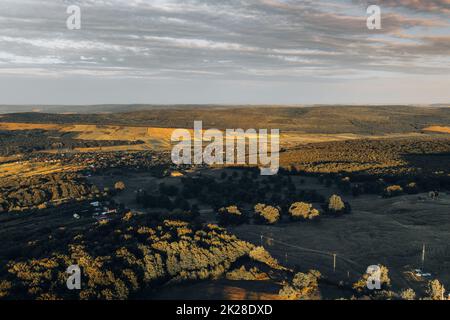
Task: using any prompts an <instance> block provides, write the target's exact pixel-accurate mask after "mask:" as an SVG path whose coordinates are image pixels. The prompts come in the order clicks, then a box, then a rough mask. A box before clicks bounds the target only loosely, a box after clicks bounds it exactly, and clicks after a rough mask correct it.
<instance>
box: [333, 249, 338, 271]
mask: <svg viewBox="0 0 450 320" xmlns="http://www.w3.org/2000/svg"><path fill="white" fill-rule="evenodd" d="M336 256H337V254H336V253H333V272H336Z"/></svg>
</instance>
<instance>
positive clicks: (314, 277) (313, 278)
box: [278, 270, 322, 300]
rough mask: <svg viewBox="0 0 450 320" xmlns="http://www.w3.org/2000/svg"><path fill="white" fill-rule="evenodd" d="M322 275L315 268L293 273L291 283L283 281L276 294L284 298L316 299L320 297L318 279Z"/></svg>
mask: <svg viewBox="0 0 450 320" xmlns="http://www.w3.org/2000/svg"><path fill="white" fill-rule="evenodd" d="M321 277H322V275H321V273H320V272H319V271H317V270H309V271H308V272H307V273H302V272H299V273H297V274H295V275H294V277H293V279H292V281H291V283H287V282H285V283H284V285H283V287H282V288H281V290H280V291H279V293H278V295H279V297H280V298H281V299H284V300H317V299H320V298H321V294H320V290H319V280H320V278H321Z"/></svg>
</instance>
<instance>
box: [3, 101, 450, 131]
mask: <svg viewBox="0 0 450 320" xmlns="http://www.w3.org/2000/svg"><path fill="white" fill-rule="evenodd" d="M194 120H202V121H203V125H204V127H208V128H218V129H225V128H243V129H248V128H267V129H271V128H274V129H281V130H284V131H294V130H295V131H301V132H305V133H349V132H351V133H355V134H380V133H396V132H397V133H399V132H418V131H420V130H422V129H423V128H424V127H426V126H431V125H444V126H445V125H448V123H450V108H421V107H410V106H376V107H375V106H374V107H363V106H317V107H235V108H233V109H230V108H226V107H222V108H211V107H189V106H186V107H179V108H174V107H171V108H159V109H149V110H143V111H133V112H120V113H102V114H54V113H31V112H30V113H12V114H6V115H3V116H2V117H1V118H0V122H25V123H33V122H35V123H53V124H55V123H56V124H75V123H77V124H79V123H83V124H97V125H106V124H108V125H125V126H153V127H175V128H180V127H181V128H191V127H192V126H193V123H194Z"/></svg>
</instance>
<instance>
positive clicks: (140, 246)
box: [0, 215, 272, 299]
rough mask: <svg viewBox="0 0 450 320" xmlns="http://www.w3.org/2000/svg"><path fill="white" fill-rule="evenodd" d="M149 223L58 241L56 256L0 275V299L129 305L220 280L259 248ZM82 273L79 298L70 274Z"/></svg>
mask: <svg viewBox="0 0 450 320" xmlns="http://www.w3.org/2000/svg"><path fill="white" fill-rule="evenodd" d="M152 221H153V220H149V218H148V217H146V216H134V215H126V216H124V217H123V219H115V220H112V221H109V222H105V223H101V224H97V225H93V226H92V227H90V228H88V229H87V230H84V231H83V232H82V233H80V232H79V231H76V232H75V230H74V231H73V232H68V233H67V234H65V235H64V236H63V237H62V238H60V239H58V242H57V244H55V247H54V248H53V250H52V251H50V252H47V253H44V254H43V255H42V256H39V257H35V256H34V257H27V256H23V257H21V258H20V259H18V260H15V261H10V262H9V263H7V265H6V266H2V267H0V298H6V299H18V298H20V299H127V298H129V297H130V296H131V295H133V296H136V295H139V292H141V291H142V290H144V289H151V288H155V287H157V286H159V285H161V284H163V283H166V282H169V281H170V282H174V281H183V280H197V279H208V278H218V277H222V276H224V275H225V274H226V272H227V271H229V270H230V269H231V267H232V265H234V263H235V262H236V261H237V260H239V259H241V258H243V257H248V258H249V259H250V256H251V255H252V256H253V255H254V256H255V257H257V258H261V257H262V258H261V260H263V261H265V260H264V259H266V260H267V263H272V261H271V260H270V255H268V256H264V255H261V254H260V255H258V254H251V252H252V251H254V250H255V247H254V246H253V245H252V244H250V243H248V242H245V241H241V240H239V239H237V238H236V237H235V236H234V235H232V234H229V233H227V232H226V231H225V230H224V229H222V228H219V227H218V226H216V225H202V226H193V225H190V224H188V223H186V222H182V221H177V220H166V221H164V222H163V223H162V224H161V223H156V224H155V222H152ZM74 264H76V265H78V266H79V267H80V269H81V271H82V285H81V290H74V291H69V290H67V288H66V279H67V274H66V270H67V267H68V266H70V265H74Z"/></svg>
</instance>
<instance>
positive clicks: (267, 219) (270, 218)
mask: <svg viewBox="0 0 450 320" xmlns="http://www.w3.org/2000/svg"><path fill="white" fill-rule="evenodd" d="M253 217H254V218H255V220H256V221H257V222H259V223H263V224H275V223H277V222H278V220H279V219H280V208H277V207H273V206H269V205H266V204H263V203H258V204H256V205H255V207H254V213H253Z"/></svg>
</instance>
